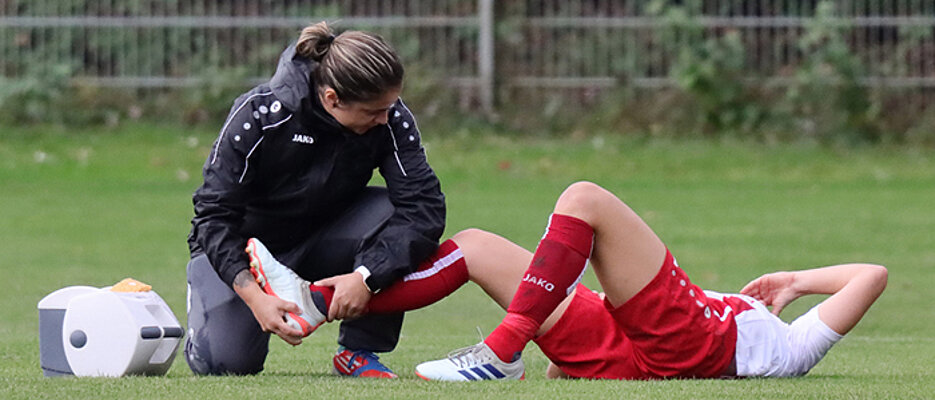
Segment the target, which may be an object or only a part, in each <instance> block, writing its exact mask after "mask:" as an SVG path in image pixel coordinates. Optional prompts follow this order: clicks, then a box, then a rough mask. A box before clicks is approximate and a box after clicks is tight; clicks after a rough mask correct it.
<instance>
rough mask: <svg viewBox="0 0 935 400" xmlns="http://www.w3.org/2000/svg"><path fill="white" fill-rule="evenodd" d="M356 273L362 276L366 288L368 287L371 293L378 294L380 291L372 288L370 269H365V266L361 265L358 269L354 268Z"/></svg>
mask: <svg viewBox="0 0 935 400" xmlns="http://www.w3.org/2000/svg"><path fill="white" fill-rule="evenodd" d="M354 272H356V273H358V274H360V276H362V277H364V286H366V287H367V290H369V291H370V293H373V294H375V293H377V292H379V291H380V289H374V288H372V287H371V286H370V269H368V268H367V267H365V266H363V265H360V266H358V267H357V268H354Z"/></svg>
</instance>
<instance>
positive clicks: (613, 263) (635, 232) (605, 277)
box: [555, 182, 666, 307]
mask: <svg viewBox="0 0 935 400" xmlns="http://www.w3.org/2000/svg"><path fill="white" fill-rule="evenodd" d="M555 212H556V213H559V214H565V215H570V216H574V217H577V218H579V219H582V220H584V221H585V222H587V223H588V224H590V225H591V227H593V228H594V250H593V252H592V254H591V265H592V266H593V268H594V273H595V275H597V278H598V280H599V281H600V282H601V287H602V288H603V290H604V292H605V293H606V295H607V299H608V301H610V303H611V305H613V306H614V307H617V306H620V305H622V304H623V303H625V302H626V301H627V300H629V299H630V298H631V297H633V296H634V295H636V294H637V293H639V291H640V290H641V289H642V288H643V287H645V286H646V285H647V284H648V283H649V282H650V281H651V280H652V279H653V277H655V276H656V274H657V273H658V272H659V268H661V266H662V263H663V261H664V260H665V255H666V248H665V245H664V244H663V243H662V241H661V240H660V239H659V237H657V236H656V234H655V233H654V232H653V231H652V229H650V228H649V226H648V225H646V223H645V222H644V221H643V220H642V219H641V218H640V217H639V216H638V215H637V214H636V213H635V212H633V210H632V209H630V207H629V206H627V205H626V204H624V203H623V201H621V200H620V199H619V198H617V196H615V195H614V194H613V193H611V192H609V191H607V190H606V189H604V188H602V187H600V186H598V185H596V184H593V183H590V182H577V183H574V184H572V185H571V186H569V187H568V189H566V190H565V192H563V193H562V195H561V197H559V199H558V202H557V203H556V205H555Z"/></svg>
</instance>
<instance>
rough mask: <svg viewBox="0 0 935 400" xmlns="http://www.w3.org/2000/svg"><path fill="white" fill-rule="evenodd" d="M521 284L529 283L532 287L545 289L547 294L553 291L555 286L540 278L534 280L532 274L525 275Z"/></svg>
mask: <svg viewBox="0 0 935 400" xmlns="http://www.w3.org/2000/svg"><path fill="white" fill-rule="evenodd" d="M523 282H529V283H531V284H533V285H536V286H539V287H541V288H543V289H545V290H546V291H547V292H551V291H552V290H555V285H553V284H552V282H549V281H547V280H545V279H542V278H536V277H535V276H532V274H526V276H525V277H523Z"/></svg>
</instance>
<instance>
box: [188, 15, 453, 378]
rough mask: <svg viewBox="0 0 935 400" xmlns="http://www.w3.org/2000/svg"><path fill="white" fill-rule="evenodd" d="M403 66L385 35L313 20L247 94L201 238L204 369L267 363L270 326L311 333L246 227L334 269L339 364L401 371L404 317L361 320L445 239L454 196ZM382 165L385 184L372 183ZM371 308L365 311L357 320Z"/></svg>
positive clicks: (193, 267) (212, 186)
mask: <svg viewBox="0 0 935 400" xmlns="http://www.w3.org/2000/svg"><path fill="white" fill-rule="evenodd" d="M402 83H403V67H402V65H401V64H400V62H399V59H398V58H397V56H396V53H395V51H394V50H393V49H392V48H391V47H390V46H389V45H388V44H386V43H385V42H384V41H383V40H382V39H381V38H380V37H379V36H376V35H373V34H369V33H364V32H359V31H347V32H344V33H341V34H339V35H337V36H335V35H334V34H333V33H332V31H331V29H330V28H329V27H328V26H327V25H326V24H325V23H324V22H321V23H318V24H315V25H312V26H309V27H306V28H305V29H303V31H302V33H301V35H300V37H299V39H298V41H297V42H296V43H295V44H294V45H293V46H290V47H289V48H288V49H286V51H285V52H283V54H282V56H281V57H280V60H279V66H278V68H277V71H276V73H275V75H274V76H273V78H272V79H270V81H269V82H268V83H265V84H261V85H259V86H257V87H255V88H254V89H253V90H251V91H249V92H247V93H245V94H243V95H242V96H240V97H239V98H237V100H236V101H235V102H234V105H233V107H232V109H231V112H230V115H229V116H228V117H227V120H226V121H225V123H224V125H223V127H222V128H221V132H220V135H219V136H218V139H217V141H216V142H215V143H214V147H213V149H212V151H211V154H210V155H209V156H208V159H207V160H206V161H205V165H204V169H203V174H204V183H203V184H202V186H201V187H199V188H198V189H197V190H196V192H195V194H194V196H193V202H194V206H195V217H194V218H193V219H192V230H191V233H190V235H189V239H188V243H189V248H190V251H191V261H190V262H189V264H188V283H189V307H188V326H189V332H188V339H187V341H186V346H185V355H186V359H187V361H188V363H189V366H190V367H191V369H192V371H194V372H195V373H197V374H252V373H257V372H259V371H260V370H262V369H263V363H264V361H265V359H266V354H267V351H268V344H269V333H275V334H276V335H278V336H280V337H281V338H282V339H283V340H285V341H286V342H288V343H290V344H293V345H297V344H299V343H301V339H302V337H304V336H306V335H307V334H308V333H310V331H301V330H296V329H294V328H292V327H290V326H289V325H288V324H287V323H286V322H285V321H284V319H283V315H284V314H286V313H287V312H290V311H293V312H294V311H296V310H295V309H294V308H295V307H296V306H295V305H294V304H291V303H288V302H285V301H282V300H280V299H278V298H276V297H273V296H268V295H266V294H265V293H263V292H262V290H261V289H260V287H259V286H258V285H257V284H256V282H255V281H254V279H253V276H252V275H251V274H250V272H249V269H248V268H249V266H248V258H247V256H246V254H245V253H244V247H245V245H246V243H247V238H250V237H256V238H258V239H259V240H261V241H262V242H263V243H264V244H266V246H267V247H268V248H269V249H270V251H271V252H272V253H273V254H275V256H276V257H277V258H278V259H280V260H282V261H283V262H284V263H285V264H286V265H289V266H291V268H293V269H294V270H295V272H296V273H298V274H299V275H300V276H302V277H303V278H305V279H307V280H310V281H315V280H319V279H322V278H326V277H334V278H335V279H332V280H331V282H333V283H334V288H335V295H334V299H333V300H332V303H331V304H332V309H331V314H332V315H331V317H332V319H349V320H346V321H345V322H343V323H342V325H341V329H340V336H339V338H338V344H339V347H338V352H337V354H336V355H335V357H334V371H335V372H336V373H340V374H343V375H350V376H373V377H395V375H394V374H393V373H392V372H391V371H390V370H389V369H388V368H386V367H385V366H383V365H382V364H381V363H380V362H379V361H378V358H377V357H376V356H375V355H374V354H373V353H374V352H385V351H390V350H392V349H393V348H394V347H395V346H396V343H397V341H398V339H399V332H400V329H401V326H402V314H388V315H378V316H364V317H360V316H361V315H362V313H363V311H364V308H365V306H366V304H367V301H368V300H369V299H370V296H371V295H372V294H373V293H374V292H376V291H379V290H380V289H382V288H384V287H386V286H388V285H390V284H391V283H392V282H393V281H395V280H396V279H397V278H399V277H401V276H402V275H404V274H406V273H408V272H411V271H412V270H413V269H414V268H415V267H416V266H417V265H418V262H419V261H420V260H422V259H423V258H425V257H426V256H428V255H430V254H431V253H432V252H433V251H434V250H435V249H436V247H437V246H438V239H439V237H440V236H441V234H442V231H443V230H444V226H445V199H444V195H443V194H442V192H441V188H440V185H439V182H438V178H437V177H436V176H435V173H434V172H433V171H432V169H431V168H430V167H429V165H428V163H427V161H426V158H425V151H424V149H423V148H422V145H421V140H420V135H419V131H418V129H417V127H416V124H415V120H414V119H413V116H412V114H411V113H410V111H409V109H408V108H407V107H406V105H405V104H403V102H402V100H400V99H399V93H400V91H401V89H402ZM375 169H379V171H380V174H381V175H382V176H383V179H384V181H385V182H386V187H385V188H382V187H379V188H378V187H368V186H367V183H368V182H369V181H370V178H371V176H372V175H373V171H374V170H375ZM357 317H360V318H357Z"/></svg>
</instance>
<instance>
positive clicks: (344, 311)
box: [315, 272, 372, 322]
mask: <svg viewBox="0 0 935 400" xmlns="http://www.w3.org/2000/svg"><path fill="white" fill-rule="evenodd" d="M315 285H318V286H328V287H333V288H334V297H332V298H331V307H330V308H329V309H328V322H331V321H334V320H336V319H347V318H357V317H359V316H361V315H364V314H365V313H366V312H367V303H368V302H370V297H371V296H372V294H371V293H370V289H368V288H367V284H366V283H364V277H363V276H362V275H361V274H358V273H356V272H351V273H349V274H344V275H338V276H332V277H330V278H326V279H322V280H320V281H317V282H315Z"/></svg>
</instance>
